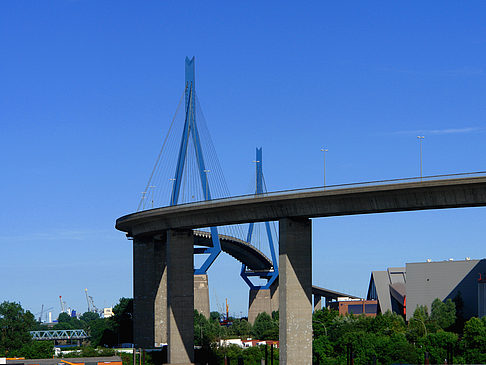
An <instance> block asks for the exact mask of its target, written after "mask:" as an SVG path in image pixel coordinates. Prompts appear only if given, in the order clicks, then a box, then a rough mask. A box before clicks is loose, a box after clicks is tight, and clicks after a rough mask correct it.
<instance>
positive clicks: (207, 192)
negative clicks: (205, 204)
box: [204, 170, 211, 200]
mask: <svg viewBox="0 0 486 365" xmlns="http://www.w3.org/2000/svg"><path fill="white" fill-rule="evenodd" d="M208 172H211V170H204V173H205V174H206V191H205V193H206V194H205V195H206V196H205V199H206V200H208V197H209V191H208Z"/></svg>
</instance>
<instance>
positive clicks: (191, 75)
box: [170, 57, 221, 318]
mask: <svg viewBox="0 0 486 365" xmlns="http://www.w3.org/2000/svg"><path fill="white" fill-rule="evenodd" d="M185 75H186V85H185V92H184V93H185V120H184V129H183V132H182V137H181V143H180V147H179V156H178V158H177V165H176V170H175V175H174V179H173V181H174V184H173V187H172V194H171V198H170V205H176V204H177V203H178V201H179V193H180V189H181V183H182V176H183V173H184V166H185V163H186V156H187V149H188V145H189V139H190V138H192V142H193V145H194V149H195V154H196V161H197V168H198V172H199V178H200V182H201V188H202V192H203V196H204V198H205V200H211V187H210V185H209V181H208V175H207V171H208V170H206V164H205V162H204V154H203V150H202V147H201V140H200V138H199V131H198V126H197V120H196V78H195V75H196V71H195V57H192V58H191V59H189V58H188V57H186V62H185ZM210 230H211V240H212V243H213V246H212V247H205V248H195V249H194V253H195V254H207V255H208V257H207V258H206V260H205V261H204V262H203V264H202V265H201V267H199V268H195V269H194V309H197V310H198V311H199V312H201V313H202V314H204V315H205V316H206V318H209V314H210V310H209V288H208V275H207V272H208V269H209V268H210V266H211V264H212V263H213V262H214V260H216V258H217V257H218V255H219V254H220V253H221V244H220V241H219V235H218V229H217V227H211V228H210Z"/></svg>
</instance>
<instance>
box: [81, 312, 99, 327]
mask: <svg viewBox="0 0 486 365" xmlns="http://www.w3.org/2000/svg"><path fill="white" fill-rule="evenodd" d="M99 318H100V315H99V314H98V313H95V312H84V313H83V314H82V316H81V317H80V318H79V319H80V320H81V321H82V322H84V324H85V325H87V324H89V323H90V322H91V321H95V320H97V319H99Z"/></svg>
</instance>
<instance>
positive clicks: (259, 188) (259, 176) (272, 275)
mask: <svg viewBox="0 0 486 365" xmlns="http://www.w3.org/2000/svg"><path fill="white" fill-rule="evenodd" d="M255 165H256V194H257V195H258V194H263V161H262V148H261V147H260V148H257V149H256V161H255ZM253 227H254V223H250V226H249V227H248V235H247V236H246V242H248V243H251V237H252V235H253ZM265 230H266V231H267V238H268V244H269V246H270V254H271V255H272V263H273V271H261V272H259V271H251V272H248V271H247V270H246V265H245V264H242V265H241V272H240V276H241V277H242V278H243V280H244V281H245V282H246V283H247V284H248V286H249V287H250V288H251V289H269V288H270V286H271V285H272V284H273V282H274V281H275V279H277V278H278V261H277V256H276V255H275V247H274V245H273V238H272V232H271V230H270V223H269V222H265ZM251 276H258V277H260V278H262V279H267V280H268V281H267V283H266V284H265V285H254V284H253V283H252V282H251V280H250V277H251Z"/></svg>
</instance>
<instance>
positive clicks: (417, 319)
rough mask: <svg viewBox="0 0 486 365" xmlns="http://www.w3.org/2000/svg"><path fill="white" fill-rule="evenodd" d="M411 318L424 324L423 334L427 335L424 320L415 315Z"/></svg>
mask: <svg viewBox="0 0 486 365" xmlns="http://www.w3.org/2000/svg"><path fill="white" fill-rule="evenodd" d="M412 319H414V320H416V321H418V322H420V323H422V326H424V331H425V336H427V327H426V326H425V323H424V321H422V320H421V319H420V318H416V317H411V318H410V320H412Z"/></svg>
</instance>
